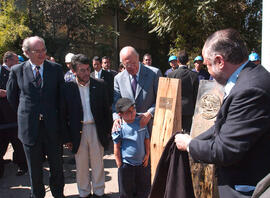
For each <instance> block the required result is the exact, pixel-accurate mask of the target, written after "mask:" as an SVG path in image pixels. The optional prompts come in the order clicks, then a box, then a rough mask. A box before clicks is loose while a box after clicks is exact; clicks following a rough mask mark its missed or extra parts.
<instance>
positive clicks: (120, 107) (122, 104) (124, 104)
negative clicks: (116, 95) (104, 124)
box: [115, 98, 134, 113]
mask: <svg viewBox="0 0 270 198" xmlns="http://www.w3.org/2000/svg"><path fill="white" fill-rule="evenodd" d="M133 105H134V102H133V101H132V100H130V99H129V98H120V99H119V100H117V102H116V104H115V109H116V112H117V113H120V112H125V111H127V110H128V109H129V107H131V106H133Z"/></svg>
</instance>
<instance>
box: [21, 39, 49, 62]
mask: <svg viewBox="0 0 270 198" xmlns="http://www.w3.org/2000/svg"><path fill="white" fill-rule="evenodd" d="M34 38H35V39H38V40H40V41H42V42H43V44H44V46H45V41H44V39H43V38H41V37H39V36H31V37H27V38H25V39H24V40H23V44H22V51H23V54H24V55H25V56H26V57H27V58H29V57H28V55H27V54H26V52H27V51H30V41H31V40H32V39H34Z"/></svg>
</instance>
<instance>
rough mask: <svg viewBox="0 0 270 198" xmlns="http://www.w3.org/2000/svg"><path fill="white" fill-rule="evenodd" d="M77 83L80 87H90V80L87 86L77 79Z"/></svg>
mask: <svg viewBox="0 0 270 198" xmlns="http://www.w3.org/2000/svg"><path fill="white" fill-rule="evenodd" d="M76 83H77V84H78V86H79V87H89V85H90V80H89V81H88V82H87V83H86V84H85V85H82V84H81V83H79V81H78V79H77V78H76Z"/></svg>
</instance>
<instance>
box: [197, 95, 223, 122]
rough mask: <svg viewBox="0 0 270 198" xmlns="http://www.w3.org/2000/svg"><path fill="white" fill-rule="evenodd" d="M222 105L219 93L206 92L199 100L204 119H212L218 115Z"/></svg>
mask: <svg viewBox="0 0 270 198" xmlns="http://www.w3.org/2000/svg"><path fill="white" fill-rule="evenodd" d="M220 106H221V101H220V98H219V97H218V96H217V95H214V94H205V95H203V96H202V97H201V99H200V101H199V112H200V114H201V115H202V117H203V118H204V119H206V120H210V119H213V118H215V117H216V116H217V113H218V111H219V109H220Z"/></svg>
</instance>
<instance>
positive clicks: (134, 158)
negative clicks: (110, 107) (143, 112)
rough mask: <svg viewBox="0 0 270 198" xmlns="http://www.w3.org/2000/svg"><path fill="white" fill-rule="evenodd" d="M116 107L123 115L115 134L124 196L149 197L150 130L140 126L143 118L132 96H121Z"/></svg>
mask: <svg viewBox="0 0 270 198" xmlns="http://www.w3.org/2000/svg"><path fill="white" fill-rule="evenodd" d="M115 107H116V111H117V113H118V114H119V116H120V117H121V118H122V124H121V128H120V129H119V130H118V131H116V132H113V133H112V139H113V141H114V155H115V160H116V164H117V167H118V185H119V192H120V198H132V197H133V196H134V195H136V197H140V198H147V197H148V194H149V190H148V189H147V182H149V181H147V178H146V177H145V175H146V174H145V172H146V167H147V165H148V160H149V153H150V140H149V133H148V130H147V128H146V127H144V128H141V127H140V117H136V110H135V107H134V102H132V101H131V100H130V99H128V98H120V99H119V100H118V101H117V103H116V105H115Z"/></svg>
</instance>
